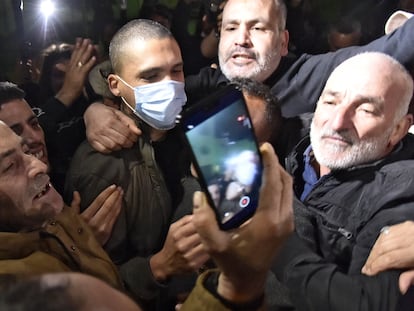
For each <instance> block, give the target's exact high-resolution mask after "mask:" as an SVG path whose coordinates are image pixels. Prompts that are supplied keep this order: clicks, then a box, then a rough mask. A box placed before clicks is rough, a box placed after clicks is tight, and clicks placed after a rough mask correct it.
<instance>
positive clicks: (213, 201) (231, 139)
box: [180, 85, 263, 230]
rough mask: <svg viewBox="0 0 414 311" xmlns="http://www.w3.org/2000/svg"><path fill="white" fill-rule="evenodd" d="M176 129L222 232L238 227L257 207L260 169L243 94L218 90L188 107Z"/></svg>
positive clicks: (236, 91) (234, 89) (259, 159)
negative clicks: (183, 140) (185, 146)
mask: <svg viewBox="0 0 414 311" xmlns="http://www.w3.org/2000/svg"><path fill="white" fill-rule="evenodd" d="M180 124H181V127H182V129H183V133H184V137H185V140H186V141H187V143H188V145H189V146H190V149H191V151H192V158H193V159H192V160H193V165H194V168H195V169H196V171H197V174H198V179H199V182H200V184H201V187H202V188H203V190H204V191H205V193H206V195H207V199H208V201H209V204H210V205H211V206H212V207H213V209H214V211H215V213H216V217H217V220H218V222H219V225H220V227H221V228H222V229H223V230H228V229H232V228H236V227H238V226H240V225H241V224H242V223H244V222H245V221H246V220H247V219H249V218H250V217H251V216H252V215H253V214H254V212H255V210H256V208H257V204H258V200H259V189H260V184H261V179H262V170H263V165H262V158H261V154H260V151H259V148H258V144H257V141H256V138H255V135H254V130H253V128H252V123H251V120H250V117H249V113H248V110H247V107H246V103H245V100H244V97H243V94H242V92H241V91H239V90H238V89H236V88H235V87H234V86H233V85H229V86H227V87H225V88H223V89H220V90H219V91H217V92H215V93H213V94H212V95H210V96H208V97H207V98H205V99H203V100H202V101H200V102H198V103H197V104H195V105H193V106H191V107H190V108H188V109H187V110H186V111H185V112H184V113H183V114H182V116H181V120H180Z"/></svg>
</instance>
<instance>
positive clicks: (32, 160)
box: [24, 154, 47, 178]
mask: <svg viewBox="0 0 414 311" xmlns="http://www.w3.org/2000/svg"><path fill="white" fill-rule="evenodd" d="M24 157H25V162H26V167H27V174H28V176H29V177H30V178H35V177H36V176H38V175H41V174H47V165H46V164H45V163H43V162H42V161H40V160H39V159H37V158H36V157H34V156H32V155H29V154H25V155H24Z"/></svg>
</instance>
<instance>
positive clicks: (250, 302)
mask: <svg viewBox="0 0 414 311" xmlns="http://www.w3.org/2000/svg"><path fill="white" fill-rule="evenodd" d="M236 12H237V13H236ZM286 14H287V12H286V6H285V5H284V3H283V1H281V0H228V1H227V2H226V4H225V6H224V9H223V12H222V16H221V19H220V23H221V29H220V40H219V50H218V52H219V53H218V55H219V67H218V68H213V67H208V68H205V69H203V70H201V71H200V73H199V74H198V75H195V76H186V77H184V73H183V60H182V56H181V51H180V48H179V45H178V44H177V42H176V40H175V39H174V37H173V36H172V34H171V32H170V31H169V30H168V29H167V28H165V27H164V26H162V25H161V24H159V23H157V22H154V21H150V20H142V19H139V20H133V21H130V22H129V23H127V24H125V25H124V26H123V27H122V28H121V29H120V30H119V31H118V32H117V33H116V34H115V35H114V37H113V38H112V40H111V43H110V46H109V57H110V64H111V70H110V72H109V74H108V75H107V77H106V80H105V79H104V77H103V75H102V79H103V81H104V82H105V81H106V82H105V83H106V84H105V85H106V86H107V90H109V92H110V93H111V94H112V95H113V97H114V98H115V99H118V100H117V102H118V103H119V106H118V107H119V108H118V107H116V108H114V107H110V106H107V105H104V104H102V103H99V102H97V103H94V104H92V105H90V106H89V108H88V109H87V110H86V112H85V115H84V118H85V125H86V136H87V141H85V142H83V143H82V144H81V145H80V146H79V147H78V148H77V150H76V152H75V154H74V156H73V158H72V161H71V164H70V167H69V168H68V171H67V172H65V175H66V179H65V183H64V191H63V193H61V194H59V193H58V191H56V190H55V188H54V187H53V179H52V180H51V178H50V177H49V175H48V172H53V165H50V163H49V160H48V145H47V144H48V142H47V140H46V141H45V138H44V133H43V130H42V127H41V124H39V121H38V117H39V118H40V117H41V116H39V115H36V114H35V113H34V112H33V111H32V110H31V109H30V106H29V104H28V103H27V102H26V101H25V99H24V92H22V90H21V89H19V88H18V87H17V86H16V85H14V84H12V83H8V82H2V83H0V120H1V122H0V135H1V137H2V139H1V140H0V198H1V199H0V240H1V241H2V243H1V245H2V246H0V250H1V251H0V288H2V294H0V309H5V310H7V308H10V309H11V308H14V307H16V308H20V309H19V310H32V309H31V308H32V307H34V306H39V305H40V306H42V309H43V310H49V309H50V310H56V309H57V308H59V309H61V307H59V306H60V305H62V304H63V305H65V306H66V309H63V308H62V309H63V310H100V308H102V307H103V306H105V307H106V308H108V309H110V310H140V309H143V310H170V309H171V310H173V309H174V308H179V309H180V310H184V311H185V310H264V309H268V310H335V311H340V310H409V308H410V306H411V305H412V304H413V302H414V295H413V286H411V285H412V284H413V285H414V272H413V271H414V249H413V246H412V245H414V244H412V243H410V240H411V239H412V238H411V234H410V232H412V231H413V230H414V191H413V190H414V179H413V178H412V177H411V176H412V175H413V174H414V160H413V158H414V138H413V136H412V135H411V134H410V133H409V132H408V131H409V128H410V126H411V125H412V123H413V115H412V114H411V113H409V112H410V103H411V100H412V96H413V93H414V86H413V78H412V76H411V74H410V72H411V73H412V69H413V68H414V40H413V39H414V31H413V28H414V18H411V19H409V17H410V15H404V16H405V17H406V18H404V22H405V23H404V24H403V25H398V26H399V27H398V28H397V29H393V30H392V31H390V33H389V34H388V35H384V36H383V37H381V38H379V39H377V40H375V41H373V42H371V43H369V44H368V45H365V46H358V47H350V48H347V49H340V50H338V51H336V52H334V53H328V54H323V55H306V54H304V55H302V56H301V57H299V58H297V59H295V58H292V57H288V56H287V54H288V49H287V46H288V42H289V34H288V32H287V30H286V29H285V25H286ZM86 46H87V44H85V45H84V44H83V43H82V44H78V45H77V46H76V47H75V49H77V50H76V51H77V52H76V53H72V56H71V63H73V64H74V66H73V68H72V70H73V71H76V70H78V71H82V72H83V70H84V66H85V64H90V62H92V61H93V60H94V59H93V60H92V57H93V56H92V55H91V54H90V53H82V52H80V51H82V50H83V51H87V50H88V48H87V47H86ZM82 74H83V73H82ZM227 84H234V85H235V86H236V87H237V88H238V89H239V90H240V91H241V92H242V93H243V95H244V98H245V101H246V104H247V107H248V110H249V113H250V115H251V118H252V123H253V127H254V130H255V133H256V136H257V140H258V142H260V143H261V147H260V151H261V154H262V160H263V167H264V172H263V176H262V187H261V190H260V199H259V204H258V207H257V210H256V213H255V214H254V215H253V216H252V218H251V219H250V220H248V221H247V222H246V223H244V224H243V225H241V226H240V227H239V228H236V229H232V230H229V231H223V230H220V228H219V225H218V224H217V220H216V216H215V214H214V212H213V210H212V209H211V207H210V206H209V205H208V203H207V202H208V201H207V199H206V197H205V194H203V193H202V192H201V191H200V190H202V189H201V188H200V185H199V184H198V181H197V178H196V177H195V176H193V174H192V172H191V160H190V157H189V153H188V150H187V147H186V145H185V144H184V143H183V142H182V141H181V136H180V129H179V127H176V122H175V121H176V118H177V117H178V116H179V114H180V113H181V112H182V111H183V109H186V107H188V106H191V105H192V104H194V103H195V102H196V101H197V100H198V99H200V98H204V97H206V96H208V95H209V94H210V93H212V92H214V91H215V90H217V89H218V88H220V87H222V86H224V85H227ZM52 176H53V175H52ZM62 195H63V198H62ZM64 201H65V202H66V203H64ZM69 205H70V206H69ZM79 272H80V273H81V274H79ZM108 285H109V286H108ZM92 286H93V288H92ZM95 288H97V290H96V291H95ZM60 294H61V296H60ZM16 297H19V299H16ZM49 298H50V299H49ZM47 308H49V309H47ZM37 310H38V309H37Z"/></svg>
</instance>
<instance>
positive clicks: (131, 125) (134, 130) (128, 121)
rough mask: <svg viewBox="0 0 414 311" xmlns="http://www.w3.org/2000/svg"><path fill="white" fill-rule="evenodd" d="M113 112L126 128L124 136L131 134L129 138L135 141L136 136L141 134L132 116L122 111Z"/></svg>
mask: <svg viewBox="0 0 414 311" xmlns="http://www.w3.org/2000/svg"><path fill="white" fill-rule="evenodd" d="M114 113H115V115H116V116H117V117H118V119H119V120H121V122H122V123H123V124H125V125H126V126H127V128H128V133H127V135H125V136H128V137H131V136H132V137H131V140H133V141H136V140H137V137H136V136H139V135H141V130H140V129H139V128H138V127H137V125H136V124H135V121H134V120H133V119H132V118H130V117H128V116H127V115H126V114H125V113H123V112H122V111H119V110H115V111H114ZM134 134H135V135H134Z"/></svg>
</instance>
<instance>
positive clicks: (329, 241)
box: [273, 134, 414, 311]
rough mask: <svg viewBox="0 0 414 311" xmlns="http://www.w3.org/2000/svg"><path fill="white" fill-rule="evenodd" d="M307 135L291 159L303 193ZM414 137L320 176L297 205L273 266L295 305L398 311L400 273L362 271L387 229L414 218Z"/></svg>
mask: <svg viewBox="0 0 414 311" xmlns="http://www.w3.org/2000/svg"><path fill="white" fill-rule="evenodd" d="M308 145H309V139H308V138H305V139H304V140H302V141H301V142H300V143H299V145H298V147H297V149H296V150H295V152H293V153H292V156H291V157H289V158H288V159H287V164H286V165H287V169H288V170H290V172H291V173H292V174H293V176H294V184H295V194H296V195H297V196H300V194H301V192H302V190H303V180H302V172H303V152H304V150H305V149H306V147H307V146H308ZM412 159H414V136H413V135H411V134H408V135H407V136H406V137H405V138H404V139H403V140H402V142H401V143H400V144H399V145H398V146H397V147H396V148H395V150H394V151H393V152H392V153H391V154H390V155H389V156H387V157H386V158H384V159H382V160H379V161H376V162H374V163H370V164H365V165H360V166H357V167H352V168H350V169H346V170H338V171H334V172H331V173H330V174H328V175H326V176H324V177H322V178H321V179H320V181H319V182H318V184H317V185H316V186H315V187H314V188H313V190H312V191H311V192H310V193H309V195H308V196H307V197H306V199H305V200H304V202H303V203H304V204H301V202H299V201H296V202H295V204H294V205H295V222H296V232H295V234H294V235H293V236H292V237H291V238H290V239H289V240H288V241H287V243H286V244H285V247H284V248H283V249H282V251H281V252H280V256H279V257H278V258H277V262H276V263H275V265H274V268H273V271H274V272H275V274H276V275H277V277H278V278H279V280H280V281H281V282H282V283H283V284H285V285H286V286H287V287H288V288H289V291H290V296H291V298H292V301H293V302H294V305H295V307H296V309H297V310H306V311H310V310H335V311H341V310H344V311H345V310H353V311H358V310H373V311H374V310H375V311H380V310H384V311H385V310H386V311H390V310H397V309H396V305H397V303H398V300H399V299H400V298H401V294H400V292H399V289H398V277H399V274H400V272H401V271H398V270H389V271H385V272H382V273H380V274H378V275H377V276H374V277H368V276H364V275H362V274H361V272H360V271H361V268H362V266H363V265H364V263H365V261H366V259H367V258H368V255H369V252H370V250H371V248H372V246H373V244H374V243H375V241H376V239H377V237H378V234H379V233H380V230H381V228H382V227H384V226H387V225H393V224H396V223H400V222H403V221H405V220H414V178H413V176H414V160H412Z"/></svg>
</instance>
